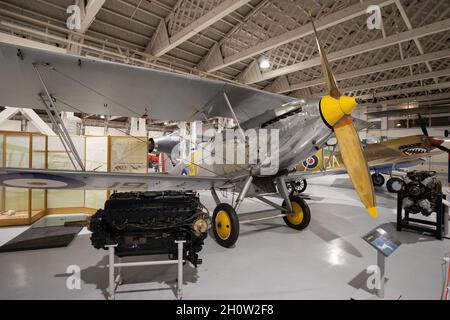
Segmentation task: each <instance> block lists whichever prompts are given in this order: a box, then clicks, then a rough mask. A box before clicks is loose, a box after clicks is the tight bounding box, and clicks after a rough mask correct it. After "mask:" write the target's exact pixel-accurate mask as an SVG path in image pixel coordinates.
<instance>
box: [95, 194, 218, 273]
mask: <svg viewBox="0 0 450 320" xmlns="http://www.w3.org/2000/svg"><path fill="white" fill-rule="evenodd" d="M209 225H210V222H209V214H208V212H207V210H206V209H205V208H204V207H203V205H202V204H201V203H200V199H199V197H198V195H197V194H196V193H194V192H174V191H169V192H127V193H114V194H113V195H111V197H110V199H109V200H107V201H106V202H105V209H100V210H98V211H97V213H96V214H95V215H93V216H92V218H91V221H90V223H89V230H90V231H92V235H91V242H92V245H93V246H94V247H95V248H97V249H106V247H105V246H106V245H117V247H116V248H115V252H116V254H117V256H119V257H124V256H137V255H156V254H168V255H169V258H170V259H178V249H177V244H176V243H175V241H177V240H184V241H186V243H185V244H184V251H183V259H184V260H187V261H190V262H191V263H192V264H193V265H195V266H197V265H198V264H200V263H201V259H199V258H198V252H200V251H201V250H202V247H203V240H204V239H205V238H206V235H207V231H208V229H209Z"/></svg>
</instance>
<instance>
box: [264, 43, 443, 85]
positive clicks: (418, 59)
mask: <svg viewBox="0 0 450 320" xmlns="http://www.w3.org/2000/svg"><path fill="white" fill-rule="evenodd" d="M448 57H450V49H445V50H441V51H437V52H432V53H427V54H424V55H419V56H415V57H410V58H407V59H403V60H402V59H399V60H394V61H390V62H386V63H382V64H379V65H375V66H371V67H367V68H362V69H357V70H354V71H349V72H345V73H341V74H338V75H336V80H337V81H342V80H346V79H351V78H356V77H361V76H365V75H369V74H372V73H377V72H383V71H387V70H392V69H397V68H401V67H407V66H410V65H415V64H419V63H424V62H427V61H434V60H439V59H444V58H448ZM280 78H285V77H280ZM280 78H277V80H278V79H280ZM275 82H276V81H274V82H273V83H275ZM324 83H325V82H324V80H323V78H319V79H314V80H310V81H305V82H301V83H297V84H292V85H289V84H287V85H285V86H284V87H280V86H276V83H275V84H273V85H272V84H271V85H269V86H268V87H267V88H266V89H265V90H266V91H271V92H276V93H287V92H290V91H294V90H300V89H305V88H309V87H316V86H319V85H321V84H324Z"/></svg>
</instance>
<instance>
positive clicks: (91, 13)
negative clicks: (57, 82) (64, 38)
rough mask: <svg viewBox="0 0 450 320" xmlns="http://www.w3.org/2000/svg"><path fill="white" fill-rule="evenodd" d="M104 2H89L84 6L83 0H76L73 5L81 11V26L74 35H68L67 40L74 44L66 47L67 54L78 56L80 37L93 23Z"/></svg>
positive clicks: (81, 39)
mask: <svg viewBox="0 0 450 320" xmlns="http://www.w3.org/2000/svg"><path fill="white" fill-rule="evenodd" d="M105 1H106V0H89V2H88V3H87V4H86V5H85V2H84V0H76V1H75V4H76V5H78V6H79V7H80V9H81V26H80V29H79V30H75V31H76V33H77V34H76V35H75V34H74V35H70V36H69V40H71V41H73V42H75V43H71V44H70V45H69V46H68V47H67V52H68V53H72V54H76V55H80V54H81V46H80V45H79V44H78V43H80V44H82V43H83V41H84V39H83V37H82V36H81V35H83V34H85V33H86V32H87V31H88V29H89V27H90V26H91V24H92V23H93V22H94V20H95V17H96V16H97V13H98V12H99V11H100V9H101V8H102V6H103V5H104V4H105Z"/></svg>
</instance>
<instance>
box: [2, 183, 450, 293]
mask: <svg viewBox="0 0 450 320" xmlns="http://www.w3.org/2000/svg"><path fill="white" fill-rule="evenodd" d="M307 194H309V195H310V196H311V198H312V199H311V200H309V201H308V203H309V204H310V206H311V212H312V221H311V224H310V226H309V227H308V228H307V229H306V230H304V231H302V232H299V231H296V230H292V229H289V228H287V227H286V226H285V224H284V222H283V221H282V219H281V218H278V219H276V220H269V221H265V222H257V223H256V222H255V223H253V224H246V225H242V226H241V234H240V238H239V240H238V242H237V244H236V246H235V248H232V249H225V248H222V247H220V246H219V245H217V244H216V243H215V242H214V241H213V240H212V239H211V238H210V237H208V239H207V240H206V244H205V246H204V249H203V251H202V252H201V257H202V258H203V264H202V265H200V266H199V267H198V269H195V268H193V267H192V266H190V265H187V266H186V267H185V286H184V298H185V299H349V298H350V296H351V295H352V294H353V293H354V292H355V291H356V289H357V288H360V287H364V286H365V283H366V279H367V277H368V274H367V273H366V271H365V269H366V268H367V267H368V266H369V265H373V264H375V263H376V252H375V250H374V249H373V248H372V247H371V246H369V245H368V244H367V243H366V242H364V241H363V240H362V239H361V236H363V235H364V234H365V233H367V232H368V231H370V230H371V229H373V228H375V227H377V226H379V225H384V226H385V227H386V228H387V229H389V230H392V232H393V233H394V234H395V235H396V236H397V237H398V238H399V239H400V241H401V242H402V243H403V244H402V246H401V247H400V248H399V249H398V250H397V251H396V252H395V253H394V254H393V255H392V256H391V257H390V258H388V259H387V260H386V274H387V278H388V281H387V286H388V287H389V288H392V289H395V290H396V291H398V292H400V293H401V294H402V298H403V299H439V298H440V295H441V290H442V283H443V265H442V261H443V260H442V258H443V256H445V255H446V254H447V253H448V252H449V251H450V240H443V241H439V240H436V239H434V238H433V237H430V236H424V235H421V234H416V233H411V232H401V233H398V232H396V231H395V225H393V222H395V217H396V215H395V209H393V208H395V204H396V200H395V198H394V197H393V196H392V195H391V194H388V193H387V192H386V191H384V190H383V189H379V190H377V199H378V204H379V207H380V216H379V218H378V219H376V220H372V219H371V218H370V217H369V216H368V214H367V213H366V212H365V210H364V209H363V207H362V205H361V204H360V203H359V201H357V200H355V199H357V195H356V193H355V192H354V191H353V190H352V189H351V187H350V183H349V181H348V179H347V178H345V176H344V177H343V176H340V177H337V178H336V177H320V178H315V179H312V180H310V181H309V187H308V190H307ZM201 196H202V200H203V202H204V203H205V205H206V206H207V207H208V208H209V209H210V210H213V208H214V204H213V200H212V199H211V197H210V196H209V194H208V193H206V192H205V193H201ZM221 197H222V199H223V200H224V202H229V201H230V200H231V199H230V195H229V196H228V198H224V197H223V195H221ZM273 199H275V201H279V202H281V200H280V199H277V198H273ZM263 209H268V207H267V206H266V205H265V204H263V203H261V202H259V201H255V200H252V199H247V200H246V201H245V202H244V203H243V205H242V207H241V211H242V212H248V211H253V210H263ZM23 230H25V228H2V229H0V245H1V244H3V243H5V242H7V241H8V240H10V239H11V238H13V237H14V236H16V235H18V234H19V233H21V232H22V231H23ZM166 258H167V257H165V256H159V257H146V260H149V259H150V260H156V259H166ZM138 260H142V258H127V259H126V261H138ZM106 262H107V252H106V251H103V250H96V249H94V248H93V247H92V246H91V245H90V240H89V234H88V233H87V232H82V233H81V234H80V235H78V237H77V238H76V239H75V240H74V241H73V242H72V243H71V244H70V245H69V246H68V247H67V248H58V249H45V250H38V251H27V252H15V253H1V254H0V272H1V273H0V299H105V294H106V288H107V286H108V283H107V282H108V271H107V269H106V268H105V264H106ZM70 265H78V266H79V267H80V268H81V280H82V283H81V289H80V290H68V289H67V286H66V281H67V279H68V274H67V273H66V272H67V268H68V266H70ZM124 278H125V279H124V280H125V284H124V285H123V286H120V287H119V289H118V294H117V297H116V299H118V300H119V299H175V294H174V293H175V285H176V281H175V280H176V266H169V267H167V266H164V267H161V266H153V267H140V268H127V269H124Z"/></svg>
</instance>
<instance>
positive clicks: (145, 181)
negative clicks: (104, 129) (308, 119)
mask: <svg viewBox="0 0 450 320" xmlns="http://www.w3.org/2000/svg"><path fill="white" fill-rule="evenodd" d="M227 182H228V179H226V178H221V177H217V176H210V177H209V176H208V177H190V176H173V175H168V174H162V173H160V174H133V173H109V172H81V171H63V170H43V169H1V170H0V186H3V187H14V188H31V189H85V190H96V189H100V190H134V191H169V190H178V191H182V190H193V191H197V190H208V189H211V188H212V187H215V188H220V187H223V186H224V185H226V183H227Z"/></svg>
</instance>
